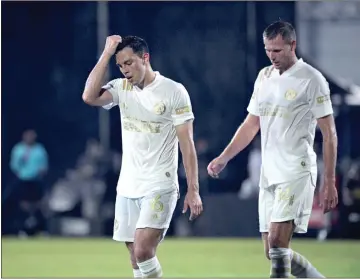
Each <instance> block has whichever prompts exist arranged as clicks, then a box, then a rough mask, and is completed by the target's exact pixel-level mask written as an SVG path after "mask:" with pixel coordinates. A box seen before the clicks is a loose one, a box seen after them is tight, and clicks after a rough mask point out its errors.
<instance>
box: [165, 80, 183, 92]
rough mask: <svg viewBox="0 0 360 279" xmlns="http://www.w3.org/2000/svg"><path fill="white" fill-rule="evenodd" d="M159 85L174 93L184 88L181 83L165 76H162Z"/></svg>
mask: <svg viewBox="0 0 360 279" xmlns="http://www.w3.org/2000/svg"><path fill="white" fill-rule="evenodd" d="M161 83H162V85H163V86H166V87H167V89H170V90H174V91H178V90H181V89H183V88H185V86H184V85H183V84H182V83H180V82H178V81H175V80H173V79H171V78H168V77H165V76H162V79H161Z"/></svg>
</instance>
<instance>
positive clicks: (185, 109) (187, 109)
mask: <svg viewBox="0 0 360 279" xmlns="http://www.w3.org/2000/svg"><path fill="white" fill-rule="evenodd" d="M190 111H191V109H190V106H185V107H182V108H178V109H175V113H176V114H183V113H186V112H190Z"/></svg>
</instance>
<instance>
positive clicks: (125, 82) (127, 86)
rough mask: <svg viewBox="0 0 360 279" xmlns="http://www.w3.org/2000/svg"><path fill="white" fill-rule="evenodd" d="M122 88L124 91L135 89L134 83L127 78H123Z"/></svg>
mask: <svg viewBox="0 0 360 279" xmlns="http://www.w3.org/2000/svg"><path fill="white" fill-rule="evenodd" d="M122 89H123V90H124V91H131V90H132V89H133V85H132V84H131V82H130V81H128V80H127V79H126V78H123V83H122Z"/></svg>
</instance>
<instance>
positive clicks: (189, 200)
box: [182, 190, 203, 221]
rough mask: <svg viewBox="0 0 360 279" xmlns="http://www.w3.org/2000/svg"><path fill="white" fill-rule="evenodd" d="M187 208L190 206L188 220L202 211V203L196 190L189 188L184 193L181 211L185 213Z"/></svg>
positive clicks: (194, 217)
mask: <svg viewBox="0 0 360 279" xmlns="http://www.w3.org/2000/svg"><path fill="white" fill-rule="evenodd" d="M188 208H190V218H189V220H190V221H192V220H194V219H196V218H197V217H199V215H200V214H201V212H202V211H203V205H202V201H201V198H200V194H199V192H198V191H191V190H190V191H188V192H187V193H186V196H185V200H184V209H183V211H182V213H186V211H187V210H188Z"/></svg>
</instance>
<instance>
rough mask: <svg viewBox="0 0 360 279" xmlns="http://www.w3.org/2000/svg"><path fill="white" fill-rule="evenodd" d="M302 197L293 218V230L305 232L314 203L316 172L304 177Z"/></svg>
mask: <svg viewBox="0 0 360 279" xmlns="http://www.w3.org/2000/svg"><path fill="white" fill-rule="evenodd" d="M304 185H305V187H304V188H305V189H304V193H303V199H302V202H301V203H300V206H299V209H298V214H297V216H296V218H295V220H294V225H295V227H294V232H295V233H306V232H307V229H308V225H309V221H310V216H311V211H312V208H313V203H314V193H315V187H316V174H311V175H309V176H308V177H306V178H305V179H304Z"/></svg>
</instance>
